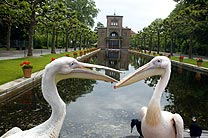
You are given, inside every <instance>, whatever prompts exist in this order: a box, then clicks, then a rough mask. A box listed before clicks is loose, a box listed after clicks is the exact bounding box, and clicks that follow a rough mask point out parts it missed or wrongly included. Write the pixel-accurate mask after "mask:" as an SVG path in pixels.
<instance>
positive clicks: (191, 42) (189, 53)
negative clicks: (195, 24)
mask: <svg viewBox="0 0 208 138" xmlns="http://www.w3.org/2000/svg"><path fill="white" fill-rule="evenodd" d="M193 36H194V32H193V31H192V32H191V34H190V44H189V52H188V56H189V58H192V47H193Z"/></svg>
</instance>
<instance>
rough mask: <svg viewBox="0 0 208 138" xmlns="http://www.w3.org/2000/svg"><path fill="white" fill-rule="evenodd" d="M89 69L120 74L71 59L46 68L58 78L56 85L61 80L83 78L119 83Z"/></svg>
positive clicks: (64, 59) (103, 67)
mask: <svg viewBox="0 0 208 138" xmlns="http://www.w3.org/2000/svg"><path fill="white" fill-rule="evenodd" d="M89 68H98V69H106V70H111V71H116V72H120V71H118V70H116V69H112V68H108V67H105V66H100V65H93V64H89V63H82V62H79V61H77V60H76V59H74V58H71V57H61V58H58V59H56V60H54V61H52V62H51V63H50V64H48V65H47V66H46V68H45V69H46V72H47V71H52V72H53V73H52V74H55V75H56V76H55V77H56V83H57V82H59V81H60V80H63V79H67V78H83V79H94V80H103V81H107V82H117V80H115V79H113V78H111V77H109V76H107V75H103V74H101V73H99V72H97V71H94V70H91V69H89Z"/></svg>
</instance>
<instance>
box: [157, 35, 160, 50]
mask: <svg viewBox="0 0 208 138" xmlns="http://www.w3.org/2000/svg"><path fill="white" fill-rule="evenodd" d="M159 52H160V32H159V31H158V32H157V54H159Z"/></svg>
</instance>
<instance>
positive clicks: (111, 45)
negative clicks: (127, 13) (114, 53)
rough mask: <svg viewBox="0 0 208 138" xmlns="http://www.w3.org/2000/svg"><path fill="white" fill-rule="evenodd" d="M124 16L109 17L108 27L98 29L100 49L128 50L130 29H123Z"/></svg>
mask: <svg viewBox="0 0 208 138" xmlns="http://www.w3.org/2000/svg"><path fill="white" fill-rule="evenodd" d="M122 24H123V16H118V15H115V14H114V15H108V16H107V27H105V28H98V48H101V49H107V50H109V49H112V50H119V49H128V48H129V45H130V35H131V29H130V28H127V27H126V28H123V27H122Z"/></svg>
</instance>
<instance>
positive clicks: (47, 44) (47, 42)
mask: <svg viewBox="0 0 208 138" xmlns="http://www.w3.org/2000/svg"><path fill="white" fill-rule="evenodd" d="M46 46H47V49H49V40H48V29H47V31H46Z"/></svg>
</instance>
